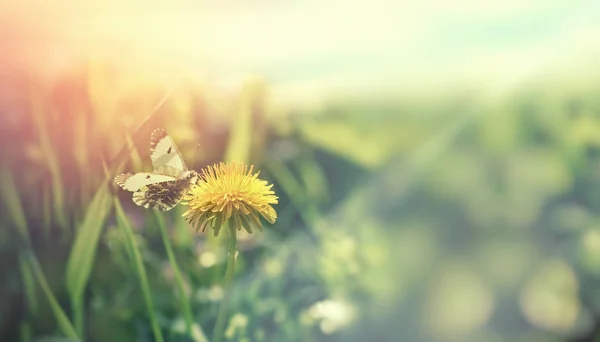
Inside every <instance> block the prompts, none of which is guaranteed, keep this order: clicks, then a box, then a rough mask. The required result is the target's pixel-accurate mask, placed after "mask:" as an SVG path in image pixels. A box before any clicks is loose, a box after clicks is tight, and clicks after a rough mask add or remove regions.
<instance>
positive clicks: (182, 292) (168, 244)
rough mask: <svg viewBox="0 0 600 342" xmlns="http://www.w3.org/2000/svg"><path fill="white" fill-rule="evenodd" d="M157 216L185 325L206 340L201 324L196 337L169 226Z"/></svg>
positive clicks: (192, 332) (187, 330)
mask: <svg viewBox="0 0 600 342" xmlns="http://www.w3.org/2000/svg"><path fill="white" fill-rule="evenodd" d="M154 214H155V217H156V218H157V220H158V227H159V230H160V235H161V238H162V240H163V243H164V244H165V250H166V251H167V256H168V258H169V262H170V263H171V267H172V268H173V273H174V274H175V282H176V283H177V291H178V292H179V302H180V305H181V309H182V311H183V317H184V319H185V327H186V332H187V334H188V335H189V336H190V337H192V338H194V339H197V340H199V341H206V337H204V332H203V331H202V328H200V326H199V325H196V328H197V329H199V331H198V332H197V335H199V336H197V337H196V338H195V337H194V331H193V326H194V315H193V313H192V307H191V306H190V301H189V299H188V298H187V296H186V294H185V288H184V285H183V277H182V276H181V272H180V271H179V265H178V264H177V259H175V253H173V248H172V247H171V242H170V240H169V235H168V233H167V227H166V225H165V222H164V220H163V218H162V216H161V215H160V213H158V212H156V211H155V212H154Z"/></svg>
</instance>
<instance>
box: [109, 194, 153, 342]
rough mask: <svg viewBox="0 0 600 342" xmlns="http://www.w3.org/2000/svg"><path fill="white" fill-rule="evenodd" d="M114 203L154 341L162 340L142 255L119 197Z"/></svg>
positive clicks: (115, 198)
mask: <svg viewBox="0 0 600 342" xmlns="http://www.w3.org/2000/svg"><path fill="white" fill-rule="evenodd" d="M114 203H115V212H116V217H117V224H118V226H119V228H120V229H121V230H122V231H123V232H124V233H125V236H126V242H127V249H128V250H129V251H130V253H128V254H131V255H132V256H133V261H134V265H135V270H136V272H137V274H138V277H139V280H140V285H141V287H142V294H143V295H144V301H145V302H146V309H147V310H148V317H149V318H150V324H151V325H152V332H153V333H154V339H155V340H156V341H159V342H161V341H163V337H162V333H161V331H160V327H159V325H158V320H157V318H156V315H155V314H154V302H153V301H152V293H151V292H150V284H149V282H148V277H147V275H146V269H145V268H144V263H143V261H142V256H141V253H140V251H139V248H138V246H137V244H136V243H135V238H134V236H133V231H132V230H131V225H130V224H129V220H128V219H127V216H126V215H125V212H124V211H123V207H122V206H121V203H120V202H119V199H118V198H117V197H116V196H115V197H114Z"/></svg>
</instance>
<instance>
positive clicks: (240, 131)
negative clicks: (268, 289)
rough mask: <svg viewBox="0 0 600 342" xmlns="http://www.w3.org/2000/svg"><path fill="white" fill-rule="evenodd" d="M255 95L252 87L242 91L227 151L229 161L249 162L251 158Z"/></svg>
mask: <svg viewBox="0 0 600 342" xmlns="http://www.w3.org/2000/svg"><path fill="white" fill-rule="evenodd" d="M253 95H254V92H253V91H252V88H248V89H245V90H244V92H243V93H242V96H241V99H240V103H239V107H238V112H237V115H236V116H235V119H234V120H233V122H232V124H231V130H230V134H229V142H228V144H227V151H226V152H225V160H227V161H237V162H248V161H249V160H250V148H251V145H252V101H253V99H254V96H253Z"/></svg>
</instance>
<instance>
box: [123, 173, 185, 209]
mask: <svg viewBox="0 0 600 342" xmlns="http://www.w3.org/2000/svg"><path fill="white" fill-rule="evenodd" d="M189 187H190V181H189V180H188V179H177V180H174V181H168V182H160V183H153V184H148V185H145V186H143V187H142V188H140V189H139V190H138V191H136V192H134V193H133V202H135V204H137V205H140V206H142V207H144V208H153V209H158V210H162V211H167V210H170V209H172V208H173V207H174V206H176V205H177V203H179V202H180V201H181V200H182V199H183V196H184V195H185V193H186V191H187V190H188V189H189Z"/></svg>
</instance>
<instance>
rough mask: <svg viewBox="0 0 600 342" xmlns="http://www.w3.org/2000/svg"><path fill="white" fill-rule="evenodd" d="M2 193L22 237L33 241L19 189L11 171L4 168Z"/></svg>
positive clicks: (11, 217) (0, 179) (1, 176)
mask: <svg viewBox="0 0 600 342" xmlns="http://www.w3.org/2000/svg"><path fill="white" fill-rule="evenodd" d="M0 184H1V186H0V195H1V196H2V200H3V201H4V205H5V206H6V209H7V211H8V216H9V217H10V219H11V221H12V222H13V223H14V225H15V227H16V228H17V231H18V233H19V235H21V238H23V240H25V241H26V242H27V243H30V242H31V239H30V237H29V230H28V229H27V220H26V217H25V211H24V210H23V206H22V205H21V198H20V196H19V191H18V190H17V187H16V186H15V182H14V179H13V177H12V175H11V173H10V171H9V170H8V169H6V168H4V169H3V170H2V172H1V174H0Z"/></svg>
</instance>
